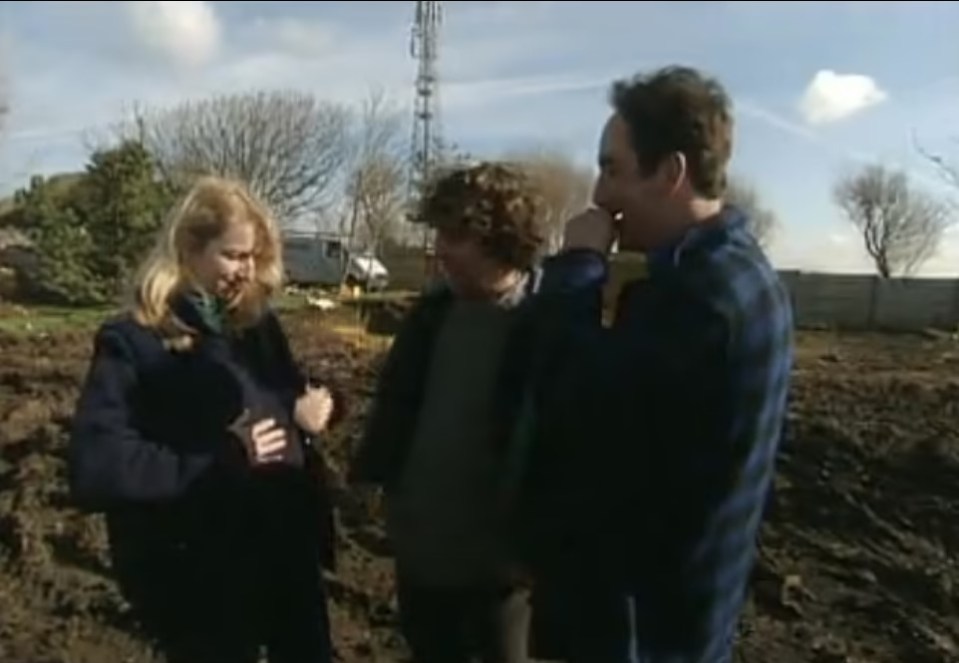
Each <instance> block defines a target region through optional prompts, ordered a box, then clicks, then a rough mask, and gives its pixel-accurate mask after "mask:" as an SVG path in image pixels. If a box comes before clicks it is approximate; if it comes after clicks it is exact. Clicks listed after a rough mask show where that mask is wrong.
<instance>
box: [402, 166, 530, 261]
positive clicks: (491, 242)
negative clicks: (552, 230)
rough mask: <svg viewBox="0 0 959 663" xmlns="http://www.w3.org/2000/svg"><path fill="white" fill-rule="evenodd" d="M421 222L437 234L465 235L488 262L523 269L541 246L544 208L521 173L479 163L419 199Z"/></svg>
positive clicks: (438, 182) (443, 178) (512, 168)
mask: <svg viewBox="0 0 959 663" xmlns="http://www.w3.org/2000/svg"><path fill="white" fill-rule="evenodd" d="M420 219H421V220H422V221H423V222H425V223H427V224H429V225H430V226H432V227H434V228H437V229H444V230H450V231H453V232H463V233H470V234H472V235H473V236H475V237H477V238H478V240H479V242H480V245H481V246H482V247H483V250H484V251H485V252H486V255H488V256H489V257H490V258H492V259H493V260H496V261H497V262H499V263H501V264H504V265H507V266H510V267H514V268H517V269H526V268H528V267H529V266H530V265H532V264H533V263H534V262H535V261H536V259H537V257H538V256H539V254H540V253H541V251H542V250H543V248H544V247H545V245H546V240H547V233H546V228H545V223H544V205H543V201H542V197H541V196H540V194H539V192H538V190H537V188H536V186H535V185H534V183H533V181H532V180H531V179H530V178H529V177H528V176H527V175H526V174H525V172H524V171H523V169H522V168H520V167H518V166H514V165H511V164H508V163H503V162H484V163H480V164H477V165H473V166H467V167H462V168H455V169H453V170H451V171H449V172H447V173H446V174H443V175H441V176H440V177H439V178H438V179H437V180H436V182H435V183H434V184H433V186H432V187H431V189H430V191H429V193H428V195H427V196H426V197H425V199H424V200H423V204H422V206H421V209H420Z"/></svg>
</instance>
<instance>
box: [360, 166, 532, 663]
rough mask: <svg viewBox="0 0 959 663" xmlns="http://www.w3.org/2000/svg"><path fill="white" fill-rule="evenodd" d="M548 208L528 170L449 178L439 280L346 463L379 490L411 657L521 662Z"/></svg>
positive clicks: (441, 186)
mask: <svg viewBox="0 0 959 663" xmlns="http://www.w3.org/2000/svg"><path fill="white" fill-rule="evenodd" d="M542 209H543V208H542V204H541V201H540V200H539V197H538V196H537V195H536V193H535V189H534V187H533V186H532V184H531V183H530V181H529V180H528V179H527V178H526V177H525V176H524V175H523V173H522V171H521V170H520V169H517V168H513V167H510V166H508V165H506V164H498V163H482V164H479V165H476V166H471V167H465V168H460V169H457V170H454V171H453V172H451V173H449V174H447V175H445V176H443V177H441V178H440V179H439V181H438V182H437V183H436V184H435V186H434V188H433V190H432V191H431V193H430V194H429V195H428V196H427V197H426V198H425V200H424V204H423V207H422V210H421V216H422V218H423V220H424V221H425V222H427V223H429V224H430V225H431V226H432V227H433V228H435V229H436V257H437V259H438V262H439V266H440V270H441V273H442V276H443V279H442V282H441V283H440V284H439V285H438V286H437V287H435V288H433V289H430V290H428V291H427V292H425V293H424V294H423V295H422V296H421V297H420V298H419V299H418V301H417V303H416V304H415V306H414V308H413V309H412V311H411V312H410V313H409V314H408V316H407V318H406V320H405V322H404V324H403V326H402V328H401V330H400V331H399V333H398V334H397V336H396V338H395V340H394V342H393V345H392V347H391V350H390V352H389V355H388V357H387V360H386V362H385V364H384V366H383V368H382V370H381V372H380V377H379V384H378V387H377V390H376V395H375V399H374V404H373V408H372V411H371V413H370V414H369V417H368V420H367V427H366V431H365V435H364V437H363V440H362V441H361V444H360V447H359V449H358V452H357V454H356V457H355V458H354V462H353V465H352V468H351V469H352V471H351V475H352V480H353V481H357V482H362V483H371V484H374V485H379V486H382V487H383V488H384V489H385V498H386V499H385V503H386V509H387V532H388V535H389V538H390V541H391V545H392V548H393V551H394V553H395V559H396V576H397V586H398V600H399V609H400V619H401V629H402V632H403V635H404V636H405V638H406V640H407V642H408V643H409V645H410V647H411V649H412V650H413V655H414V659H415V660H416V661H417V663H459V662H462V663H466V662H467V661H472V660H474V657H479V658H480V659H481V660H483V661H484V662H486V663H514V662H519V661H525V660H527V659H526V650H527V642H526V636H527V631H528V618H529V607H528V603H527V597H526V591H525V589H524V586H523V584H524V583H523V582H522V579H521V577H520V575H521V574H518V573H517V556H516V551H515V550H514V549H513V541H512V537H511V536H510V534H509V532H510V530H511V522H512V518H513V513H512V510H511V508H510V505H511V504H513V503H514V502H515V500H514V495H515V492H516V491H517V490H518V488H517V482H518V476H519V474H520V470H519V469H518V465H519V464H520V462H521V461H520V460H519V459H521V457H522V455H523V450H522V449H518V448H517V445H522V443H523V440H524V439H526V438H525V437H524V435H523V434H522V431H523V429H524V426H525V425H526V423H528V422H527V421H526V418H525V417H524V413H525V412H526V409H525V405H524V404H525V403H526V400H525V396H526V394H527V393H528V389H527V381H526V377H525V376H527V375H528V374H529V370H530V368H529V362H530V361H531V360H532V358H533V357H535V353H533V352H531V346H530V341H531V338H530V331H529V330H530V329H531V327H530V325H529V324H527V322H528V321H529V312H530V310H531V307H530V306H529V303H530V302H531V301H532V300H533V299H535V297H533V296H532V295H533V294H534V293H536V291H537V289H538V287H539V284H540V282H541V279H540V272H539V269H538V267H537V266H536V265H537V261H538V258H539V256H540V254H541V252H542V251H543V249H544V246H545V242H546V228H545V226H544V218H543V216H544V215H543V211H542Z"/></svg>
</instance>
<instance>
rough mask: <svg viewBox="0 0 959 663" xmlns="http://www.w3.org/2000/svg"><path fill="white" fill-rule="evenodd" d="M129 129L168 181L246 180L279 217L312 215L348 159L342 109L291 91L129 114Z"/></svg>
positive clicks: (289, 219)
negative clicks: (206, 176)
mask: <svg viewBox="0 0 959 663" xmlns="http://www.w3.org/2000/svg"><path fill="white" fill-rule="evenodd" d="M134 115H135V117H134V125H133V126H132V127H131V128H130V129H129V130H132V131H135V132H136V136H137V137H138V138H140V139H141V140H142V141H143V142H144V143H145V144H146V146H147V148H148V149H149V150H150V151H151V153H152V154H153V155H154V157H155V158H156V159H157V161H158V164H159V167H160V169H161V171H162V172H163V173H164V175H165V176H166V177H168V178H169V179H170V180H171V181H173V182H180V181H182V180H183V179H184V178H186V179H189V178H192V177H194V176H196V175H199V174H219V175H224V176H229V177H236V178H239V179H242V180H244V181H245V182H247V183H248V184H249V185H250V187H251V188H252V189H253V190H254V191H256V192H257V193H258V194H259V195H260V196H262V197H263V199H264V200H265V201H266V202H267V203H268V204H269V205H270V206H271V207H272V209H273V211H274V212H275V213H276V214H277V216H278V218H280V219H281V220H282V221H283V222H284V223H290V222H292V221H294V220H296V219H297V218H298V217H303V216H306V215H315V214H317V213H318V210H319V209H320V208H321V207H322V206H323V205H324V203H326V202H327V201H328V199H329V196H330V194H331V193H332V189H333V184H334V183H335V181H336V178H337V176H338V175H340V173H341V169H342V167H343V165H344V164H345V162H346V160H347V158H348V146H349V145H348V144H349V139H348V134H347V131H348V126H349V117H350V114H349V110H348V109H346V108H344V107H342V106H339V105H336V104H331V103H326V102H321V101H317V100H316V99H315V98H314V97H313V96H311V95H308V94H302V93H298V92H253V93H245V94H232V95H226V96H216V97H211V98H208V99H204V100H201V101H190V102H185V103H183V104H181V105H179V106H176V107H173V108H171V109H165V110H159V111H155V112H135V113H134Z"/></svg>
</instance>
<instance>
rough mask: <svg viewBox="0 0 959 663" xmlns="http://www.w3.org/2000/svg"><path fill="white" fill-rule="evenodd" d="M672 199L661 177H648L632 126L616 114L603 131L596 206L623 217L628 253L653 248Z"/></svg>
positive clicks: (623, 242)
mask: <svg viewBox="0 0 959 663" xmlns="http://www.w3.org/2000/svg"><path fill="white" fill-rule="evenodd" d="M667 198H668V192H667V191H665V190H664V186H663V183H662V178H661V177H660V173H659V172H658V171H657V172H654V173H652V174H650V175H648V176H644V175H643V174H642V171H641V170H640V167H639V160H638V159H637V156H636V152H635V150H634V148H633V141H632V133H631V132H630V129H629V125H627V124H626V122H625V120H623V118H622V117H620V116H619V115H618V114H613V115H612V116H611V117H610V118H609V120H608V121H607V122H606V126H605V127H604V128H603V134H602V138H601V139H600V146H599V179H598V180H597V182H596V189H595V192H594V195H593V200H594V203H595V204H596V205H597V206H598V207H601V208H603V209H605V210H607V211H608V212H609V213H611V214H612V215H613V216H614V217H617V216H618V217H619V220H618V224H619V225H618V228H617V231H618V233H619V246H620V248H621V249H623V250H625V251H644V250H648V249H649V248H651V246H652V244H653V238H654V237H656V235H657V234H658V233H657V225H658V224H660V223H662V218H661V217H662V214H661V210H662V207H663V204H664V202H665V201H666V200H667Z"/></svg>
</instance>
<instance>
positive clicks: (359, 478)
mask: <svg viewBox="0 0 959 663" xmlns="http://www.w3.org/2000/svg"><path fill="white" fill-rule="evenodd" d="M420 306H421V305H420V304H417V305H416V306H414V309H413V310H412V311H411V312H410V313H409V315H407V317H406V319H405V320H404V321H403V323H402V324H401V326H400V329H399V330H398V332H397V334H396V336H395V337H394V339H393V342H392V345H391V346H390V349H389V351H388V352H387V354H386V358H385V359H384V361H383V364H382V366H381V368H380V370H379V371H378V376H377V382H376V388H375V391H374V395H373V400H372V403H371V405H370V410H369V414H368V415H367V417H366V425H365V428H364V431H363V435H362V437H361V438H360V441H359V445H358V446H357V449H356V451H355V453H354V454H353V458H352V461H351V463H350V470H349V477H348V478H349V481H350V482H351V483H371V484H377V485H384V484H386V483H388V482H389V480H390V477H391V475H392V473H393V471H394V470H395V469H396V467H397V465H398V461H399V458H400V456H401V454H402V452H403V448H402V446H401V445H402V442H403V437H404V436H405V435H408V434H409V431H408V430H399V429H398V426H397V425H398V424H399V423H401V422H405V421H413V420H415V414H414V413H413V412H412V411H413V410H414V409H415V408H416V397H415V394H414V390H415V389H416V385H413V384H410V383H409V381H407V380H404V379H402V376H403V375H405V374H406V373H407V371H406V370H404V362H408V361H409V357H410V355H411V354H416V345H417V344H418V343H422V339H421V338H419V337H420V336H422V334H421V333H420V332H418V327H420V325H419V323H418V318H419V317H420V316H421V315H422V311H421V308H420Z"/></svg>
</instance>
